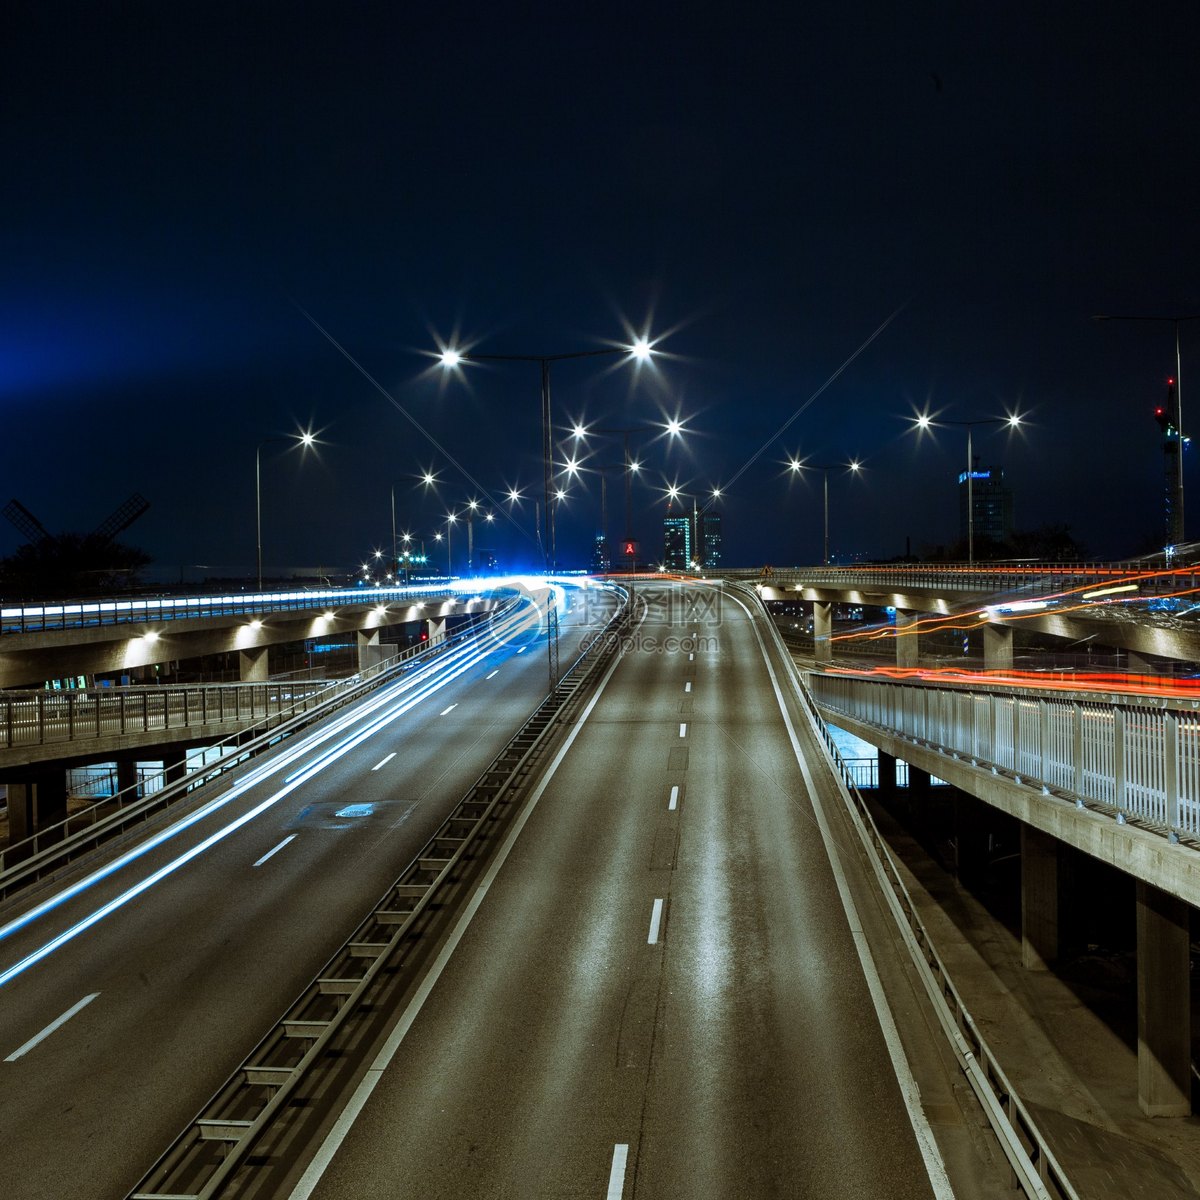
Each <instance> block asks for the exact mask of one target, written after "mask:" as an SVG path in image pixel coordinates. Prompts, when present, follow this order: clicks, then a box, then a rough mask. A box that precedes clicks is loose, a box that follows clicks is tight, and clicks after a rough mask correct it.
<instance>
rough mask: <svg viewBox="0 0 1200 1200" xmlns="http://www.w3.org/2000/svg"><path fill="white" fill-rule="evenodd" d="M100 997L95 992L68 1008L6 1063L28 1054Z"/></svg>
mask: <svg viewBox="0 0 1200 1200" xmlns="http://www.w3.org/2000/svg"><path fill="white" fill-rule="evenodd" d="M98 995H100V993H99V992H93V993H92V994H91V995H90V996H84V998H83V999H82V1000H80V1001H79V1003H78V1004H72V1005H71V1007H70V1008H68V1009H67V1011H66V1012H65V1013H63V1015H62V1016H61V1017H57V1018H56V1019H55V1020H53V1021H51V1022H50V1024H49V1025H47V1026H46V1028H45V1029H43V1030H42V1032H41V1033H35V1034H34V1035H33V1037H31V1038H30V1039H29V1041H27V1042H26V1043H25V1045H23V1046H22V1047H21V1048H20V1049H19V1050H14V1051H13V1052H12V1053H11V1054H10V1055H9V1056H8V1057H7V1058H6V1059H5V1060H4V1061H5V1062H16V1061H17V1059H18V1058H20V1057H21V1055H22V1054H27V1053H28V1052H29V1051H30V1050H32V1049H33V1048H34V1046H36V1045H37V1044H38V1042H41V1041H44V1040H45V1039H46V1038H48V1037H49V1036H50V1035H51V1034H52V1033H53V1032H54V1031H55V1030H56V1029H58V1028H60V1027H61V1026H63V1025H65V1024H66V1023H67V1022H68V1021H69V1020H70V1019H71V1018H72V1017H73V1016H74V1015H75V1014H76V1013H77V1012H79V1010H80V1009H83V1008H87V1006H88V1005H89V1004H91V1002H92V1001H93V1000H95V998H96V997H97V996H98Z"/></svg>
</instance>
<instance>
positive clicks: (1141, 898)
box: [1137, 881, 1192, 1117]
mask: <svg viewBox="0 0 1200 1200" xmlns="http://www.w3.org/2000/svg"><path fill="white" fill-rule="evenodd" d="M1189 920H1190V909H1189V907H1188V905H1187V904H1186V903H1185V902H1184V901H1182V900H1177V899H1176V898H1175V897H1174V896H1169V895H1167V893H1166V892H1164V891H1160V890H1159V889H1158V888H1156V887H1153V886H1152V885H1150V884H1148V883H1142V882H1141V881H1139V882H1138V885H1137V997H1138V1103H1139V1104H1140V1105H1141V1107H1142V1112H1144V1113H1145V1114H1146V1115H1147V1116H1150V1117H1186V1116H1189V1115H1190V1114H1191V1111H1192V1104H1191V1095H1192V1092H1191V1073H1190V1071H1191V1040H1192V1030H1191V994H1190V989H1189V984H1188V942H1189V935H1190V930H1189Z"/></svg>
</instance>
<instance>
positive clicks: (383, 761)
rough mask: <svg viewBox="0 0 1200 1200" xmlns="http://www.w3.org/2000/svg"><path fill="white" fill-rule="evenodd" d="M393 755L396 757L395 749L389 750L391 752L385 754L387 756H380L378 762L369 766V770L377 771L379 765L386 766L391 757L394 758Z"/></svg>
mask: <svg viewBox="0 0 1200 1200" xmlns="http://www.w3.org/2000/svg"><path fill="white" fill-rule="evenodd" d="M395 757H396V752H395V750H393V751H392V752H391V754H389V755H388V756H387V758H381V759H380V760H379V761H378V762H377V763H376V764H375V765H374V766H373V767H372V768H371V770H372V771H378V770H379V768H380V767H386V766H387V765H388V763H390V762H391V761H392V759H393V758H395Z"/></svg>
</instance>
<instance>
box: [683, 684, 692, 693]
mask: <svg viewBox="0 0 1200 1200" xmlns="http://www.w3.org/2000/svg"><path fill="white" fill-rule="evenodd" d="M683 690H684V691H685V692H690V691H691V690H692V685H691V683H690V682H689V683H685V684H684V685H683Z"/></svg>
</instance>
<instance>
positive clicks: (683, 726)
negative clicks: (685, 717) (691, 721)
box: [679, 721, 687, 737]
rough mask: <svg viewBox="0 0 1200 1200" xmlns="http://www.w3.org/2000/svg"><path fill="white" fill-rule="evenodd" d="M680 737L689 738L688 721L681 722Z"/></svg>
mask: <svg viewBox="0 0 1200 1200" xmlns="http://www.w3.org/2000/svg"><path fill="white" fill-rule="evenodd" d="M679 736H680V737H687V722H686V721H680V722H679Z"/></svg>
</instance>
